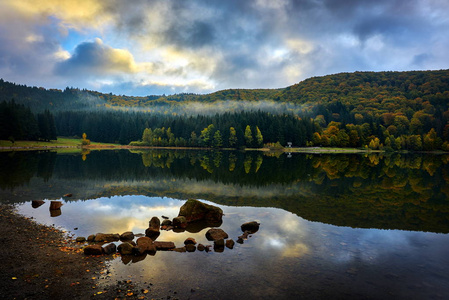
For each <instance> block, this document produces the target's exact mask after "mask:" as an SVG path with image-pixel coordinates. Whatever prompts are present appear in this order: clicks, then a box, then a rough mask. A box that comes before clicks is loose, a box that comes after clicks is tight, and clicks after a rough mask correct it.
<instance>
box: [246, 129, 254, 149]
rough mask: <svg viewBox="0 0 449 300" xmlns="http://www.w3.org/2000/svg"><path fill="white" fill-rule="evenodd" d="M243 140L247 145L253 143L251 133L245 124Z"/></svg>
mask: <svg viewBox="0 0 449 300" xmlns="http://www.w3.org/2000/svg"><path fill="white" fill-rule="evenodd" d="M245 141H246V146H247V147H251V146H252V145H253V134H252V132H251V127H250V126H249V125H246V128H245Z"/></svg>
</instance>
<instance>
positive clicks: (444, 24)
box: [0, 0, 449, 95]
mask: <svg viewBox="0 0 449 300" xmlns="http://www.w3.org/2000/svg"><path fill="white" fill-rule="evenodd" d="M448 32H449V1H447V0H341V1H340V0H132V1H131V0H129V1H125V0H123V1H122V0H103V1H99V0H39V1H38V0H0V77H1V78H3V79H4V80H7V81H12V82H16V83H20V84H27V85H31V86H43V87H45V88H65V87H66V86H69V87H79V88H86V89H92V90H98V91H101V92H106V93H109V92H112V93H115V94H126V95H151V94H162V93H165V94H173V93H180V92H193V93H208V92H212V91H216V90H220V89H227V88H280V87H286V86H288V85H291V84H294V83H297V82H299V81H301V80H304V79H306V78H308V77H312V76H320V75H326V74H333V73H340V72H353V71H384V70H387V71H394V70H431V69H447V68H449V55H448V53H449V52H448V49H449V33H448Z"/></svg>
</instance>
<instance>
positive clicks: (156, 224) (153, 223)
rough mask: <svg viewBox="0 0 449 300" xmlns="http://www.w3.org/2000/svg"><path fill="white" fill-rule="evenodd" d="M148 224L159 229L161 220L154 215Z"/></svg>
mask: <svg viewBox="0 0 449 300" xmlns="http://www.w3.org/2000/svg"><path fill="white" fill-rule="evenodd" d="M148 226H149V227H150V228H153V229H157V230H159V228H160V227H161V221H160V220H159V218H158V217H152V218H151V220H150V222H149V224H148Z"/></svg>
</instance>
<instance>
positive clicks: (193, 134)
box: [190, 131, 198, 146]
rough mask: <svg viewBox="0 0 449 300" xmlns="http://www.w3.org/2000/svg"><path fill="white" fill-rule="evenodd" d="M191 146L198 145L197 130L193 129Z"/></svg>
mask: <svg viewBox="0 0 449 300" xmlns="http://www.w3.org/2000/svg"><path fill="white" fill-rule="evenodd" d="M190 146H198V137H197V136H196V133H195V131H192V133H191V134H190Z"/></svg>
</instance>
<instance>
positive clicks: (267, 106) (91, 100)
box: [0, 70, 449, 151]
mask: <svg viewBox="0 0 449 300" xmlns="http://www.w3.org/2000/svg"><path fill="white" fill-rule="evenodd" d="M11 99H14V100H15V103H16V104H18V105H19V106H17V109H18V110H21V111H22V112H19V111H17V112H14V113H11V112H10V111H7V109H9V108H8V107H10V106H8V105H3V106H2V107H4V108H5V109H3V110H4V111H0V116H1V115H2V114H3V115H4V116H8V118H9V119H10V120H15V119H20V115H29V112H26V111H24V108H23V107H20V105H23V106H24V107H26V108H30V109H31V111H32V112H33V113H35V114H36V113H40V112H42V111H43V110H46V109H48V110H49V111H50V112H51V113H53V114H54V115H55V121H56V122H55V124H56V127H57V131H58V133H59V134H60V135H65V136H74V135H78V136H81V134H82V133H83V132H86V133H87V134H88V136H89V137H90V138H92V139H93V140H95V141H98V142H112V143H115V142H120V143H122V144H123V143H124V144H127V143H129V142H131V141H135V140H138V139H140V137H142V135H143V132H144V130H145V128H149V129H152V132H155V131H154V130H156V129H157V135H155V136H154V137H151V138H148V137H147V139H146V140H147V142H145V141H144V143H146V144H148V145H163V146H203V147H204V146H212V145H215V146H217V147H229V146H232V145H234V146H238V147H245V146H246V147H255V146H260V145H261V144H262V142H263V143H276V142H278V141H279V142H280V143H281V144H285V143H286V142H292V143H293V145H296V146H324V147H327V146H331V147H369V148H371V149H389V150H404V149H406V150H436V149H441V150H445V151H448V150H449V70H439V71H409V72H355V73H340V74H335V75H327V76H322V77H313V78H309V79H307V80H304V81H302V82H300V83H298V84H295V85H292V86H289V87H287V88H282V89H254V90H251V89H229V90H222V91H217V92H215V93H211V94H205V95H197V94H175V95H170V96H165V95H162V96H158V95H151V96H146V97H132V96H123V95H122V96H119V95H113V94H103V93H99V92H95V91H88V90H79V89H74V88H66V89H65V90H64V91H62V90H47V89H44V88H37V87H27V86H24V85H17V84H14V83H9V82H5V81H3V80H0V101H10V100H11ZM87 110H88V112H87ZM148 112H151V113H152V114H150V115H149V114H148ZM0 121H1V120H0ZM9 123H11V122H9ZM9 123H8V124H9ZM25 123H26V122H25ZM210 125H213V126H212V127H210ZM5 126H6V125H5ZM9 126H10V127H11V124H9ZM248 126H250V127H251V128H249V129H248V130H250V131H248V132H247V127H248ZM21 127H22V128H25V129H26V126H25V124H22V126H21ZM207 128H209V129H207ZM231 128H233V129H232V130H234V132H233V133H232V134H230V130H231ZM25 129H24V130H25ZM168 129H170V130H168ZM206 129H207V130H206ZM203 131H204V132H203ZM21 135H22V136H37V133H33V134H28V135H27V134H23V133H22V134H21ZM215 135H216V137H215ZM231 135H232V136H233V138H234V137H235V138H236V141H233V142H230V141H229V138H230V136H231ZM256 135H258V136H259V139H258V140H259V142H258V143H257V145H256V143H255V142H252V141H253V140H254V139H253V137H255V136H256ZM2 136H4V137H6V138H9V137H10V136H12V138H14V137H15V134H10V133H9V132H4V133H2ZM153 138H156V139H159V140H158V141H156V143H153V142H152V139H153ZM16 139H17V137H16ZM176 141H177V142H176Z"/></svg>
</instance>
